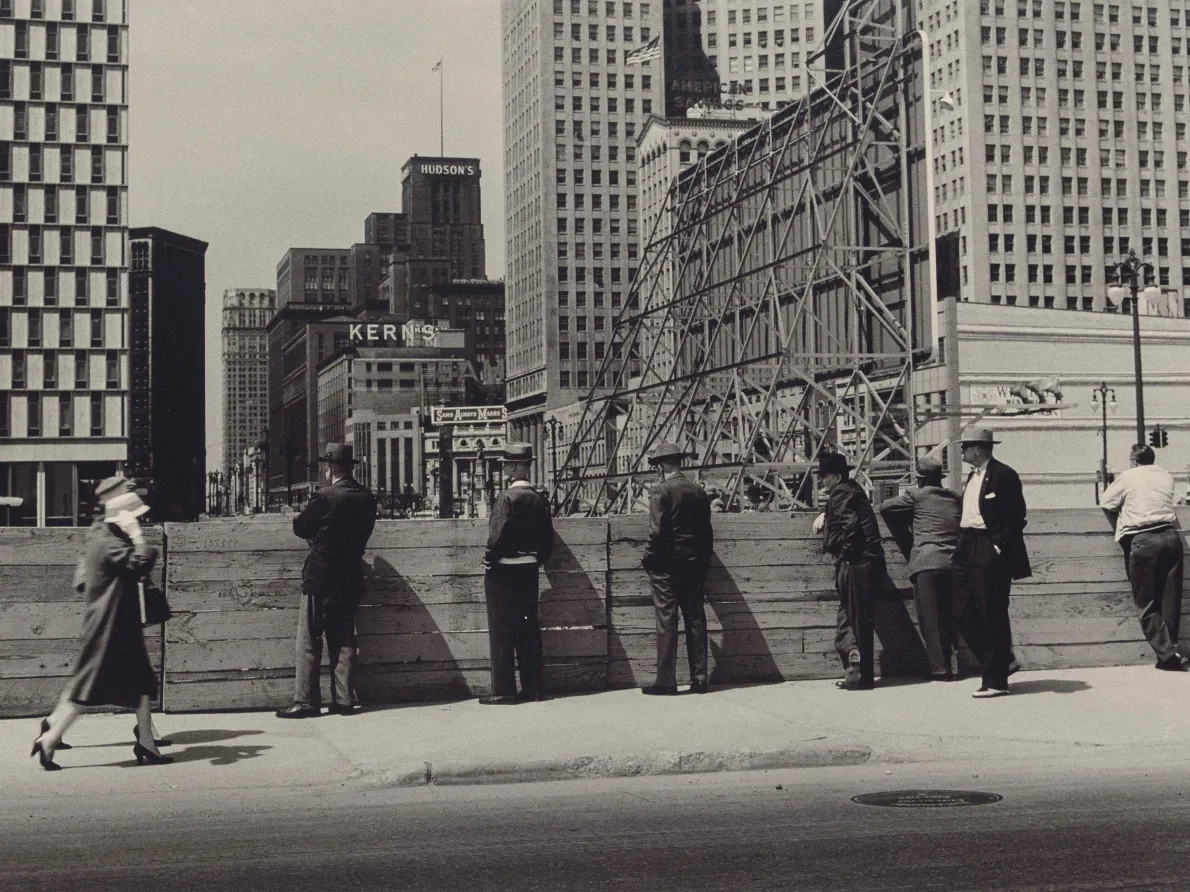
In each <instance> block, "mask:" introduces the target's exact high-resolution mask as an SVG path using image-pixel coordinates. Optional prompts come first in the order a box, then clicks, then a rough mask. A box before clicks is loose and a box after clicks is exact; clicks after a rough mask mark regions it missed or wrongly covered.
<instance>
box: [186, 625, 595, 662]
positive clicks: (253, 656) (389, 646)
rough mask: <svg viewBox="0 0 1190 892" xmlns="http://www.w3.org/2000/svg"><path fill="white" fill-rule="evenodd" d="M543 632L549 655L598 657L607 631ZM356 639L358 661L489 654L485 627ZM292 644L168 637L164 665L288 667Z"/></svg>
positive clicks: (469, 658)
mask: <svg viewBox="0 0 1190 892" xmlns="http://www.w3.org/2000/svg"><path fill="white" fill-rule="evenodd" d="M541 638H542V647H543V649H544V651H545V655H546V656H547V657H555V656H565V657H569V658H574V657H596V656H602V655H603V654H604V653H606V648H607V633H606V632H605V631H604V630H602V629H546V630H544V631H543V632H542V636H541ZM358 644H359V660H360V664H361V665H363V664H366V663H435V662H436V663H455V664H458V665H459V666H460V667H464V668H481V667H483V666H485V665H487V662H488V659H489V656H490V651H489V646H488V635H487V632H486V631H471V632H454V631H448V632H439V633H436V634H426V635H417V634H413V635H404V634H398V635H360V636H359V637H358ZM294 646H295V645H294V640H293V635H292V634H291V635H290V636H289V637H288V638H280V637H279V638H267V639H244V640H227V641H172V640H171V641H169V642H168V643H167V644H166V666H167V667H168V668H169V670H170V671H171V672H175V671H176V672H210V671H232V670H253V671H254V670H259V669H283V668H289V669H292V667H293V665H294V662H295V660H294ZM323 662H324V663H325V662H326V654H325V653H324V654H323Z"/></svg>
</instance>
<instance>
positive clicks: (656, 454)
mask: <svg viewBox="0 0 1190 892" xmlns="http://www.w3.org/2000/svg"><path fill="white" fill-rule="evenodd" d="M690 456H691V453H689V452H687V451H686V450H685V449H683V448H682V447H681V446H679V445H678V444H677V443H658V444H657V445H656V446H654V447H653V454H652V455H650V456H649V464H651V465H655V464H657V462H659V461H661V460H662V459H665V458H690Z"/></svg>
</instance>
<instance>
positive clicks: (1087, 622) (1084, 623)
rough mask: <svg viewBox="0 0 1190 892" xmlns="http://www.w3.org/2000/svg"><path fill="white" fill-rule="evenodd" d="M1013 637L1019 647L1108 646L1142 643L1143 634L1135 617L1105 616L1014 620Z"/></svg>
mask: <svg viewBox="0 0 1190 892" xmlns="http://www.w3.org/2000/svg"><path fill="white" fill-rule="evenodd" d="M1012 638H1013V642H1014V643H1017V642H1019V643H1020V644H1107V643H1111V642H1122V641H1144V633H1143V632H1141V629H1140V623H1139V622H1137V620H1136V619H1135V618H1134V617H1130V616H1107V617H1093V618H1090V619H1087V618H1082V619H1030V620H1026V621H1023V622H1015V621H1014V622H1013V625H1012ZM1146 646H1147V645H1146Z"/></svg>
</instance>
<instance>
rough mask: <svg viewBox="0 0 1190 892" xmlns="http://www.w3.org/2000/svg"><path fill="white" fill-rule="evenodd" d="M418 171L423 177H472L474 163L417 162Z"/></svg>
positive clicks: (473, 174)
mask: <svg viewBox="0 0 1190 892" xmlns="http://www.w3.org/2000/svg"><path fill="white" fill-rule="evenodd" d="M417 169H418V171H419V172H420V173H421V175H422V176H423V177H473V176H475V165H474V164H419V165H418V168H417Z"/></svg>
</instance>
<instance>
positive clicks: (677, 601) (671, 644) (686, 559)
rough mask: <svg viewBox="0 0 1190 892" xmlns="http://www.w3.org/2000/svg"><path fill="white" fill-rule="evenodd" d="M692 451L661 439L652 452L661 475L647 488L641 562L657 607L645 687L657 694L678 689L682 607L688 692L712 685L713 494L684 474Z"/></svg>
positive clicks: (664, 694)
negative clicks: (651, 670) (708, 595)
mask: <svg viewBox="0 0 1190 892" xmlns="http://www.w3.org/2000/svg"><path fill="white" fill-rule="evenodd" d="M688 455H689V453H688V452H686V451H685V450H684V449H682V447H681V446H679V445H678V444H677V443H661V444H659V445H658V446H657V447H656V448H655V449H654V450H653V454H652V456H651V457H650V458H649V464H651V465H655V466H656V467H657V469H658V473H659V474H660V476H661V480H660V482H659V483H657V484H656V485H655V486H654V487H653V489H652V492H651V493H650V494H649V541H648V542H647V543H646V545H645V555H644V559H643V560H642V561H641V565H642V566H643V567H644V568H645V570H646V572H648V574H649V582H650V583H652V586H653V607H654V608H655V610H656V613H657V675H656V679H655V682H654V684H651V685H645V686H644V687H643V688H641V691H642V692H643V693H645V694H649V695H653V696H666V695H672V694H676V693H677V692H678V677H677V662H678V611H679V610H680V611H681V612H682V622H683V624H684V625H685V627H686V657H687V659H688V660H689V661H690V689H689V691H688V693H691V694H705V693H707V691H708V690H709V687H708V679H707V613H706V605H705V603H704V600H705V587H706V581H707V568H708V567H709V566H710V562H711V551H712V549H713V548H714V544H715V534H714V532H713V531H712V529H711V499H710V497H709V496H708V495H707V494H706V491H705V490H703V488H702V487H701V486H699V485H698V484H697V483H695V482H694V481H693V480H689V479H687V478H686V476H685V475H684V474H682V459H683V458H685V457H686V456H688Z"/></svg>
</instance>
